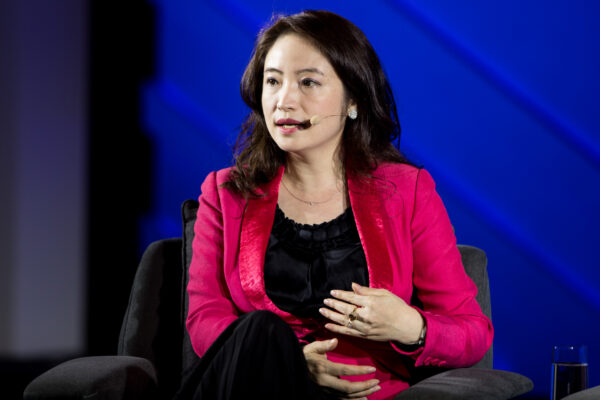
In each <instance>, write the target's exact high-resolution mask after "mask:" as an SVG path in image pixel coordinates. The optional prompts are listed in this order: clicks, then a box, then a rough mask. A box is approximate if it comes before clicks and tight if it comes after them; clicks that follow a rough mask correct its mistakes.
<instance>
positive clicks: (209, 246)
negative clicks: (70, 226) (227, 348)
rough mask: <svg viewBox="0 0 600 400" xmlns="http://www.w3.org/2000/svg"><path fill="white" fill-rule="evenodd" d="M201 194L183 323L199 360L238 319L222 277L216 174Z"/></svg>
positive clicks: (219, 209) (213, 173)
mask: <svg viewBox="0 0 600 400" xmlns="http://www.w3.org/2000/svg"><path fill="white" fill-rule="evenodd" d="M201 193H202V194H201V195H200V197H199V198H198V202H199V206H198V215H197V219H196V223H195V225H194V240H193V243H192V251H193V253H192V262H191V264H190V269H189V282H188V286H187V291H188V295H189V308H188V316H187V321H186V326H187V330H188V332H189V334H190V339H191V342H192V347H193V348H194V351H195V352H196V353H197V354H198V355H199V356H202V355H203V354H204V353H205V352H206V350H207V349H208V348H209V347H210V345H211V344H212V343H213V342H214V341H215V339H216V338H217V337H218V336H219V335H220V334H221V332H223V330H225V328H226V327H227V326H228V325H229V324H230V323H231V322H233V321H234V320H235V319H236V318H237V317H238V311H237V308H236V307H235V304H234V303H233V301H232V300H231V296H230V294H229V290H228V288H227V284H226V281H225V276H224V267H223V259H224V256H223V254H224V253H223V249H224V232H223V213H222V208H221V202H220V198H219V187H218V184H217V175H216V172H212V173H210V174H209V175H208V176H207V177H206V179H205V181H204V183H203V184H202V192H201Z"/></svg>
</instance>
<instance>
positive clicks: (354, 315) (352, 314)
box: [348, 306, 358, 321]
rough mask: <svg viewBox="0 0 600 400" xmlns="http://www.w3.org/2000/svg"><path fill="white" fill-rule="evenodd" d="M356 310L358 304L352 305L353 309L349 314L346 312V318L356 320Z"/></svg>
mask: <svg viewBox="0 0 600 400" xmlns="http://www.w3.org/2000/svg"><path fill="white" fill-rule="evenodd" d="M356 310H358V306H354V310H352V312H351V313H350V314H348V319H349V320H350V321H356V320H357V319H358V315H357V314H356Z"/></svg>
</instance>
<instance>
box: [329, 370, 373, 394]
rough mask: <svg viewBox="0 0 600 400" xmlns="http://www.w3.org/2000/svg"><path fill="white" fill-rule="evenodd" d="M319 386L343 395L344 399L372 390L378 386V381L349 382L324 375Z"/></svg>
mask: <svg viewBox="0 0 600 400" xmlns="http://www.w3.org/2000/svg"><path fill="white" fill-rule="evenodd" d="M320 385H321V386H327V387H329V388H331V389H334V390H337V391H338V392H340V393H343V396H344V397H349V396H350V395H352V394H353V393H360V392H364V391H367V390H369V389H372V388H374V387H375V386H377V385H379V380H377V379H369V380H367V381H358V382H350V381H347V380H344V379H340V378H337V377H335V376H331V375H326V376H324V377H323V379H322V381H321V383H320Z"/></svg>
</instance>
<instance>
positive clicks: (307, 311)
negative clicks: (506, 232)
mask: <svg viewBox="0 0 600 400" xmlns="http://www.w3.org/2000/svg"><path fill="white" fill-rule="evenodd" d="M241 92H242V97H243V98H244V101H245V102H246V103H247V104H248V106H249V107H250V108H251V110H252V112H251V114H250V115H249V117H248V119H247V121H246V123H245V125H244V129H243V131H242V133H241V135H240V139H239V140H238V149H239V150H240V151H238V153H237V154H238V155H237V158H236V165H235V167H233V168H229V169H225V170H221V171H217V172H213V173H211V174H209V175H208V177H207V178H206V180H205V182H204V183H203V185H202V195H201V196H200V199H199V202H200V207H199V209H198V218H197V222H196V226H195V235H196V236H195V238H194V243H193V251H194V253H193V259H192V263H191V266H190V282H189V285H188V293H189V314H188V319H187V328H188V331H189V333H190V337H191V341H192V345H193V346H194V349H195V351H196V352H197V354H198V355H199V356H200V357H201V360H200V362H199V363H198V365H197V366H196V367H195V369H194V371H192V372H191V373H190V375H189V376H188V379H187V381H186V383H185V384H184V387H183V389H182V391H181V393H180V394H181V397H186V396H188V397H192V395H193V394H194V393H195V398H211V399H212V398H239V397H242V396H250V395H256V396H258V397H260V398H282V397H283V396H286V397H291V398H298V399H306V398H311V399H312V398H366V396H369V398H371V399H385V398H393V396H394V395H395V394H397V393H398V392H400V391H402V390H403V389H405V388H407V387H408V385H409V383H408V382H409V381H410V378H411V373H412V372H411V371H413V369H414V367H415V366H416V367H420V366H427V365H436V366H445V367H463V366H468V365H472V364H474V363H475V362H477V361H478V360H479V359H480V358H481V357H482V356H483V355H484V353H485V352H486V350H487V349H488V348H489V346H490V344H491V341H492V336H493V329H492V325H491V322H490V321H489V320H488V319H487V318H486V317H485V316H484V315H483V314H482V313H481V310H480V308H479V306H478V304H477V302H476V301H475V295H476V288H475V285H474V284H473V282H472V281H471V280H470V279H469V278H468V277H467V276H466V274H465V272H464V269H463V266H462V264H461V260H460V254H459V252H458V249H457V247H456V240H455V237H454V234H453V231H452V227H451V225H450V222H449V219H448V216H447V214H446V211H445V209H444V206H443V204H442V202H441V200H440V198H439V196H438V195H437V193H436V192H435V188H434V182H433V180H432V178H431V177H430V175H429V174H428V173H427V172H426V171H425V170H422V169H418V168H416V167H414V166H412V165H411V164H410V163H408V162H407V161H406V160H405V159H404V157H403V156H402V155H401V154H400V153H399V152H398V151H397V150H396V148H395V147H394V146H393V144H392V142H393V141H394V140H395V139H396V138H399V134H400V128H399V124H398V121H397V115H396V109H395V104H394V99H393V95H392V92H391V88H390V85H389V83H388V81H387V78H386V76H385V74H384V72H383V70H382V68H381V66H380V63H379V60H378V57H377V55H376V54H375V52H374V50H373V48H372V47H371V45H370V43H369V42H368V40H367V39H366V37H365V36H364V34H363V33H362V32H361V31H360V30H359V29H358V28H357V27H356V26H354V25H353V24H352V23H350V22H349V21H347V20H345V19H343V18H341V17H339V16H337V15H335V14H333V13H329V12H325V11H305V12H303V13H300V14H296V15H291V16H287V17H280V18H278V19H277V20H276V21H275V22H274V23H273V24H272V25H271V26H270V27H268V28H266V29H265V30H263V31H262V32H261V33H260V35H259V38H258V41H257V43H256V47H255V51H254V53H253V56H252V59H251V61H250V63H249V65H248V66H247V68H246V71H245V73H244V76H243V78H242V84H241ZM411 298H416V299H418V301H417V302H415V303H414V304H412V303H411ZM417 303H418V304H422V306H421V307H418V306H416V305H415V304H417Z"/></svg>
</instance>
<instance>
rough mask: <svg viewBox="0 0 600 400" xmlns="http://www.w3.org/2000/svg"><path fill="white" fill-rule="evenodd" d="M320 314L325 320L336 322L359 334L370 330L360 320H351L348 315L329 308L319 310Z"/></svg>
mask: <svg viewBox="0 0 600 400" xmlns="http://www.w3.org/2000/svg"><path fill="white" fill-rule="evenodd" d="M319 312H320V313H321V315H323V316H324V317H325V318H328V319H329V320H331V321H333V322H335V323H336V324H338V325H339V326H344V327H346V328H348V329H350V330H355V331H357V334H360V333H364V332H366V331H367V329H368V328H369V325H368V324H367V323H366V322H365V321H362V320H360V319H355V320H351V319H350V318H349V317H348V316H347V315H345V314H340V313H337V312H335V311H332V310H330V309H327V308H319Z"/></svg>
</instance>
